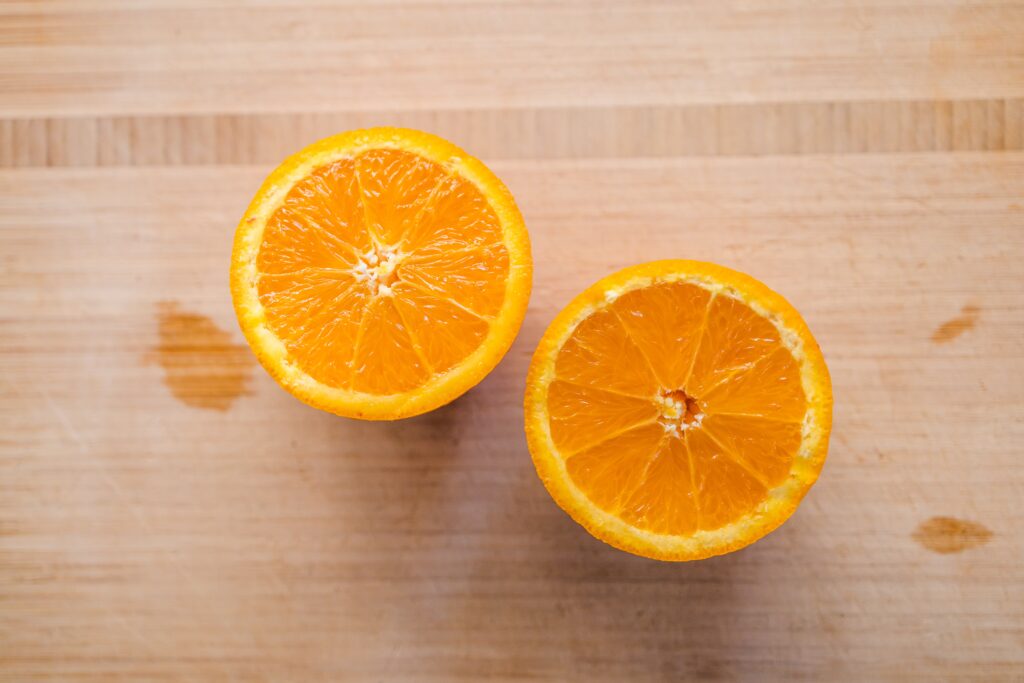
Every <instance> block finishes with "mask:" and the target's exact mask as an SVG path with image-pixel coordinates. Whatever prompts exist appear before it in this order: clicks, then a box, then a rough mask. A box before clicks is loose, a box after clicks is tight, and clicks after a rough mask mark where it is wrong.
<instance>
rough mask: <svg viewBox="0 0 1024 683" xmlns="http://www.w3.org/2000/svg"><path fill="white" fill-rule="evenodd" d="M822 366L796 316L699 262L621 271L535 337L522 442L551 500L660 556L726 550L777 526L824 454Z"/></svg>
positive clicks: (629, 545) (634, 547)
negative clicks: (536, 339) (530, 455)
mask: <svg viewBox="0 0 1024 683" xmlns="http://www.w3.org/2000/svg"><path fill="white" fill-rule="evenodd" d="M831 423H832V388H831V382H830V380H829V374H828V368H827V367H826V366H825V361H824V359H823V357H822V355H821V350H820V349H819V348H818V345H817V343H816V342H815V341H814V337H812V336H811V332H810V330H808V329H807V325H806V324H805V323H804V321H803V319H802V318H801V317H800V315H799V313H797V312H796V310H795V309H794V308H793V307H792V306H790V305H789V304H788V303H787V302H786V301H785V300H784V299H783V298H782V297H781V296H779V295H778V294H776V293H775V292H773V291H771V290H770V289H768V288H767V287H766V286H764V285H763V284H761V283H760V282H758V281H757V280H754V279H753V278H751V277H749V276H746V275H743V274H742V273H737V272H735V271H732V270H729V269H727V268H722V267H720V266H715V265H712V264H709V263H700V262H697V261H657V262H654V263H648V264H644V265H640V266H635V267H632V268H627V269H625V270H623V271H620V272H618V273H615V274H614V275H611V276H609V277H607V278H605V279H604V280H601V281H600V282H598V283H597V284H595V285H594V286H592V287H590V288H589V289H588V290H586V291H585V292H583V293H582V294H581V295H580V296H578V297H577V298H576V299H575V300H574V301H573V302H572V303H571V304H569V306H568V307H567V308H566V309H565V310H563V311H562V312H561V313H560V314H559V315H558V317H556V318H555V320H554V322H552V323H551V326H550V327H549V328H548V330H547V332H546V333H545V334H544V337H543V338H542V339H541V342H540V345H539V346H538V348H537V351H536V353H535V354H534V357H533V362H532V364H531V366H530V372H529V377H528V379H527V390H526V435H527V440H528V443H529V447H530V452H531V454H532V455H533V461H534V464H535V465H536V467H537V473H538V474H539V475H540V478H541V480H542V481H543V482H544V485H545V486H546V487H547V489H548V491H549V492H550V493H551V495H552V497H554V499H555V501H556V502H557V503H558V504H559V505H560V506H561V507H562V508H563V509H564V510H565V511H566V512H568V513H569V515H571V516H572V517H573V519H575V520H576V521H577V522H579V523H580V524H581V525H583V526H584V527H585V528H586V529H587V530H588V531H590V532H591V533H592V534H593V535H594V536H596V537H598V538H599V539H601V540H603V541H605V542H606V543H609V544H611V545H613V546H615V547H617V548H620V549H622V550H626V551H629V552H632V553H636V554H638V555H643V556H646V557H651V558H656V559H661V560H695V559H700V558H704V557H710V556H712V555H719V554H722V553H726V552H730V551H732V550H736V549H738V548H742V547H743V546H745V545H747V544H749V543H752V542H754V541H756V540H757V539H759V538H761V537H763V536H764V535H765V534H767V533H768V532H770V531H772V530H773V529H775V528H776V527H778V526H779V525H780V524H782V523H783V522H784V521H785V520H786V519H787V518H788V517H789V516H790V515H791V514H792V513H793V511H794V510H795V509H796V506H797V505H798V504H799V502H800V500H801V498H803V496H804V494H805V493H806V492H807V490H808V489H809V488H810V486H811V484H813V483H814V481H815V479H817V477H818V472H819V471H820V470H821V466H822V464H823V463H824V461H825V455H826V452H827V449H828V436H829V430H830V428H831Z"/></svg>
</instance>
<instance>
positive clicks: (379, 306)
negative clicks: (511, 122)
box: [231, 128, 532, 419]
mask: <svg viewBox="0 0 1024 683" xmlns="http://www.w3.org/2000/svg"><path fill="white" fill-rule="evenodd" d="M531 272H532V262H531V258H530V244H529V238H528V236H527V233H526V227H525V225H524V224H523V219H522V216H521V215H520V213H519V210H518V209H517V208H516V205H515V202H514V200H513V199H512V196H511V194H510V193H509V192H508V190H507V189H506V188H505V186H504V185H503V184H502V183H501V181H500V180H498V178H497V177H495V175H494V174H493V173H491V172H490V171H489V170H488V169H487V168H486V167H485V166H484V165H483V164H482V163H480V162H479V161H477V160H476V159H474V158H473V157H471V156H469V155H468V154H466V153H465V152H463V151H462V150H461V149H459V148H458V147H456V146H455V145H453V144H451V143H450V142H447V141H445V140H442V139H441V138H438V137H436V136H433V135H429V134H426V133H422V132H419V131H413V130H405V129H398V128H373V129H369V130H360V131H352V132H349V133H343V134H341V135H337V136H335V137H332V138H328V139H326V140H323V141H321V142H318V143H316V144H314V145H312V146H311V147H308V148H306V149H304V150H302V151H301V152H299V153H297V154H295V155H294V156H292V157H290V158H289V159H287V160H286V161H285V162H284V163H283V164H282V165H281V166H280V167H279V168H277V170H275V171H274V172H273V173H272V174H271V175H270V177H268V178H267V180H266V181H265V182H264V183H263V186H262V187H261V188H260V190H259V192H258V193H257V194H256V197H255V198H254V199H253V201H252V203H251V204H250V206H249V208H248V210H247V211H246V213H245V215H244V216H243V217H242V220H241V222H240V223H239V226H238V229H237V231H236V233H235V244H234V251H233V254H232V261H231V292H232V295H233V299H234V303H235V311H236V313H237V315H238V320H239V323H240V325H241V327H242V330H243V332H244V333H245V336H246V339H247V340H248V342H249V345H250V346H251V347H252V348H253V350H254V352H255V353H256V356H257V357H258V358H259V360H260V362H261V363H262V364H263V366H264V367H265V368H266V369H267V371H268V372H269V373H270V374H271V375H272V376H273V377H274V378H275V379H276V380H277V381H278V382H279V383H280V384H281V385H282V386H283V387H284V388H285V389H287V390H288V391H289V392H291V393H292V394H294V395H295V396H297V397H298V398H300V399H301V400H303V401H305V402H306V403H309V404H310V405H313V406H315V407H317V408H321V409H323V410H327V411H330V412H333V413H337V414H339V415H345V416H349V417H358V418H364V419H396V418H402V417H408V416H411V415H417V414H419V413H423V412H426V411H428V410H432V409H434V408H437V407H438V406H441V405H444V404H445V403H448V402H449V401H451V400H453V399H454V398H456V397H457V396H459V395H461V394H462V393H463V392H465V391H467V390H468V389H469V388H470V387H472V386H474V385H475V384H476V383H478V382H479V381H480V380H481V379H483V377H484V376H485V375H486V374H487V373H488V372H490V371H491V370H492V369H493V368H494V366H495V365H496V364H497V363H498V361H499V360H500V359H501V358H502V356H503V355H504V354H505V352H506V351H507V350H508V348H509V346H510V345H511V344H512V341H513V339H514V338H515V335H516V333H517V332H518V330H519V326H520V324H521V323H522V320H523V315H524V314H525V312H526V305H527V301H528V299H529V295H530V281H531Z"/></svg>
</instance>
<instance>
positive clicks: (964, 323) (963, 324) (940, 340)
mask: <svg viewBox="0 0 1024 683" xmlns="http://www.w3.org/2000/svg"><path fill="white" fill-rule="evenodd" d="M979 317H981V309H980V308H978V307H977V306H973V305H967V306H964V307H963V309H961V311H960V315H958V316H957V317H955V318H953V319H951V320H947V321H946V322H944V323H942V324H941V325H939V326H938V327H937V328H936V329H935V331H934V332H932V341H933V342H935V343H936V344H945V343H947V342H951V341H953V340H954V339H956V338H957V337H959V336H960V335H961V334H963V333H964V332H967V331H968V330H970V329H972V328H973V327H974V326H975V325H976V324H977V323H978V318H979Z"/></svg>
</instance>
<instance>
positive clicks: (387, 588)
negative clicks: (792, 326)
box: [0, 0, 1024, 682]
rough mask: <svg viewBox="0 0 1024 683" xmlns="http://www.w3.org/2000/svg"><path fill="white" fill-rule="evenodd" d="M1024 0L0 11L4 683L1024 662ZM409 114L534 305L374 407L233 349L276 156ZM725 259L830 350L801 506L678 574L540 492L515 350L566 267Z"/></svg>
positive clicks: (984, 673) (416, 0) (553, 303)
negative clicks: (530, 274) (252, 240)
mask: <svg viewBox="0 0 1024 683" xmlns="http://www.w3.org/2000/svg"><path fill="white" fill-rule="evenodd" d="M1022 36H1024V3H1020V2H1010V3H995V2H993V3H972V4H970V5H967V4H962V3H956V2H948V1H939V0H936V1H928V0H877V1H869V2H858V3H852V2H849V3H848V2H839V1H838V0H829V1H825V2H819V1H812V0H785V1H784V2H776V3H754V2H728V3H723V2H718V1H712V0H706V1H698V2H693V3H686V4H683V3H674V2H666V3H658V2H636V3H633V2H631V3H613V2H608V3H597V2H566V3H558V4H554V3H546V2H525V3H523V2H511V1H510V2H500V1H494V2H465V3H454V4H446V3H438V2H428V1H425V0H424V1H420V0H394V1H392V2H386V3H370V2H359V1H355V0H352V1H348V2H339V3H316V4H315V5H314V4H312V3H311V4H310V5H309V6H306V5H303V4H300V3H291V2H283V1H279V2H278V1H272V0H268V1H266V2H257V1H254V2H247V3H246V2H215V3H210V2H205V1H200V0H180V1H172V0H153V1H148V2H127V1H125V2H116V1H114V0H52V1H48V2H16V1H15V2H10V1H8V2H0V320H2V324H0V386H2V391H0V439H2V441H0V680H10V681H19V682H20V681H37V680H38V681H42V680H51V681H142V680H191V681H219V680H224V681H229V680H230V681H236V680H246V681H248V680H253V681H260V680H266V681H272V680H273V681H278V680H289V681H304V682H305V681H436V682H447V681H482V680H494V681H527V680H544V681H570V680H579V681H616V682H619V681H683V680H708V681H731V680H751V681H773V680H807V681H823V680H828V681H865V680H871V681H874V680H878V681H903V680H920V681H936V680H977V681H1015V680H1024V505H1022V503H1024V457H1022V456H1024V453H1022V446H1021V444H1022V443H1024V417H1022V416H1024V389H1022V386H1024V379H1022V378H1024V341H1022V339H1024V266H1022V263H1024V39H1022ZM378 124H391V125H406V126H413V127H418V128H423V129H426V130H430V131H433V132H436V133H438V134H441V135H443V136H445V137H448V138H450V139H452V140H453V141H455V142H457V143H458V144H460V145H462V146H464V147H465V148H466V149H467V150H469V151H470V152H471V153H473V154H475V155H477V156H479V157H480V158H482V159H483V160H484V161H485V162H486V163H487V164H488V165H489V166H490V167H491V168H492V169H493V170H494V171H495V172H496V173H497V174H498V175H499V176H501V177H502V178H503V179H504V180H505V182H506V183H507V184H508V186H509V188H510V189H511V190H512V192H513V194H514V195H515V196H516V198H517V201H518V202H519V204H520V208H521V209H522V211H523V214H524V216H525V218H526V222H527V225H528V227H529V229H530V233H531V238H532V240H533V250H534V259H535V282H534V292H533V296H532V299H531V303H530V309H529V312H528V314H527V318H526V322H525V324H524V326H523V329H522V332H521V333H520V335H519V337H518V339H517V341H516V343H515V345H514V346H513V348H512V350H511V351H510V353H509V355H508V356H507V358H506V359H505V360H504V362H503V363H502V364H501V365H500V366H499V367H498V368H497V369H496V370H495V371H494V372H493V373H492V374H491V375H490V376H489V377H488V378H487V379H486V380H485V381H484V382H483V383H482V384H481V385H480V386H478V387H477V388H475V389H474V390H472V391H471V392H470V393H469V394H467V395H466V396H464V397H463V398H461V399H459V400H458V401H456V402H455V403H453V404H451V405H449V406H447V407H445V408H443V409H441V410H438V411H436V412H434V413H431V414H428V415H425V416H422V417H419V418H414V419H411V420H407V421H403V422H401V423H395V424H379V423H377V424H373V423H361V422H355V421H349V420H344V419H341V418H336V417H333V416H330V415H327V414H323V413H319V412H317V411H314V410H312V409H310V408H307V407H305V406H303V405H302V404H300V403H298V402H297V401H295V400H294V399H292V398H291V397H289V396H288V395H287V394H285V393H284V392H283V391H281V390H280V389H279V388H278V387H277V386H276V385H275V384H274V382H273V381H272V380H271V379H270V378H269V377H268V376H267V375H266V374H265V373H264V372H263V371H262V370H261V369H260V368H259V367H258V366H256V364H255V362H254V361H253V360H252V357H251V355H250V354H249V352H248V350H247V348H246V347H245V346H244V342H243V340H242V336H241V333H240V332H239V331H238V329H237V325H236V323H235V320H234V316H233V313H232V311H231V304H230V300H229V296H228V292H227V263H228V255H229V250H230V242H231V237H232V233H233V229H234V225H235V223H236V222H237V220H238V217H239V216H240V215H241V213H242V211H243V210H244V208H245V206H246V204H247V202H248V201H249V199H250V198H251V196H252V194H253V193H254V192H255V189H256V187H257V186H258V184H259V182H260V181H261V180H262V178H263V177H264V176H265V174H266V173H268V172H269V170H270V169H271V168H272V167H273V166H274V164H276V163H277V162H278V161H279V160H280V159H281V158H283V156H285V155H286V154H288V153H290V152H292V151H294V150H296V149H298V148H300V147H301V146H303V145H305V144H307V143H309V142H311V141H313V140H315V139H317V138H319V137H322V136H325V135H328V134H331V133H334V132H338V131H340V130H343V129H347V128H352V127H359V126H365V125H378ZM667 256H673V257H683V258H697V259H703V260H710V261H715V262H719V263H722V264H725V265H729V266H731V267H734V268H738V269H740V270H744V271H747V272H749V273H751V274H753V275H754V276H756V277H758V278H759V279H761V280H763V281H765V282H766V283H768V284H769V285H770V286H772V287H773V288H774V289H776V290H777V291H779V292H781V293H782V294H784V295H785V296H786V297H787V298H788V299H789V300H790V301H791V302H792V303H793V304H794V305H796V306H797V308H798V309H799V310H800V311H801V312H802V313H803V314H804V316H805V318H806V319H807V321H808V323H809V324H810V326H811V328H812V330H813V331H814V333H815V335H816V336H817V338H818V340H819V342H820V343H821V345H822V347H823V349H824V351H825V355H826V358H827V360H828V362H829V366H830V368H831V371H832V376H833V383H834V390H835V398H836V407H835V426H834V432H833V436H832V446H831V451H830V456H829V460H828V462H827V464H826V467H825V469H824V471H823V474H822V478H821V479H820V480H819V482H818V484H817V485H816V486H815V487H814V489H813V490H812V491H811V493H810V494H809V496H808V497H807V499H806V500H805V502H804V503H803V505H802V506H801V508H800V510H799V511H798V512H797V514H796V515H795V516H794V517H793V519H792V520H791V521H790V522H788V523H787V524H786V525H784V526H783V527H782V528H781V529H779V530H778V531H777V532H775V533H774V534H772V535H770V536H769V537H767V538H766V539H764V540H763V541H761V542H759V543H757V544H756V545H754V546H752V547H750V548H748V549H746V550H743V551H741V552H739V553H735V554H732V555H728V556H725V557H720V558H714V559H711V560H707V561H703V562H699V563H690V564H682V565H673V564H660V563H656V562H652V561H646V560H643V559H640V558H636V557H632V556H629V555H626V554H623V553H620V552H618V551H614V550H612V549H610V548H608V547H606V546H604V545H603V544H601V543H600V542H598V541H596V540H594V539H592V538H591V537H590V536H588V535H587V534H586V533H585V532H584V531H583V530H582V529H580V528H579V527H577V526H576V525H575V524H574V523H573V522H572V521H571V520H570V519H569V518H568V517H567V516H565V515H564V514H563V513H562V512H561V511H560V510H558V509H557V507H556V506H555V505H554V503H553V502H552V501H551V500H550V498H549V497H548V495H547V494H546V492H545V491H544V489H543V487H542V486H541V484H540V482H539V481H538V480H537V478H536V475H535V474H534V471H533V467H532V464H531V462H530V459H529V456H528V453H527V450H526V444H525V440H524V437H523V432H522V426H521V423H522V409H521V400H522V393H523V382H524V378H525V371H526V367H527V363H528V360H529V356H530V354H531V353H532V350H533V348H534V346H535V344H536V342H537V341H538V339H539V337H540V335H541V333H542V332H543V330H544V328H545V326H546V325H547V323H548V322H549V321H550V320H551V318H552V317H553V316H554V314H555V313H556V312H557V310H558V309H559V308H561V306H563V305H564V304H565V303H567V302H568V301H569V299H570V298H571V297H572V296H573V295H575V294H576V293H577V292H579V291H580V290H581V289H583V288H584V287H585V286H587V285H588V284H590V283H591V282H593V281H595V280H596V279H598V278H600V277H601V276H603V275H604V274H606V273H608V272H610V271H612V270H615V269H618V268H620V267H623V266H626V265H629V264H633V263H638V262H642V261H647V260H652V259H655V258H664V257H667Z"/></svg>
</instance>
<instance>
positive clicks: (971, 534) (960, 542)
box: [912, 517, 992, 555]
mask: <svg viewBox="0 0 1024 683" xmlns="http://www.w3.org/2000/svg"><path fill="white" fill-rule="evenodd" d="M912 537H913V539H914V540H915V541H917V542H918V543H920V544H921V545H922V546H924V547H925V548H927V549H928V550H931V551H932V552H934V553H942V554H943V555H948V554H950V553H959V552H963V551H964V550H968V549H969V548H977V547H978V546H981V545H985V544H986V543H988V542H989V541H990V540H991V539H992V532H991V531H989V530H988V529H987V528H985V527H984V526H982V525H981V524H978V523H977V522H969V521H967V520H964V519H956V518H955V517H932V518H931V519H929V520H926V521H924V522H921V524H919V525H918V527H917V529H915V530H914V533H913V534H912Z"/></svg>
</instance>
